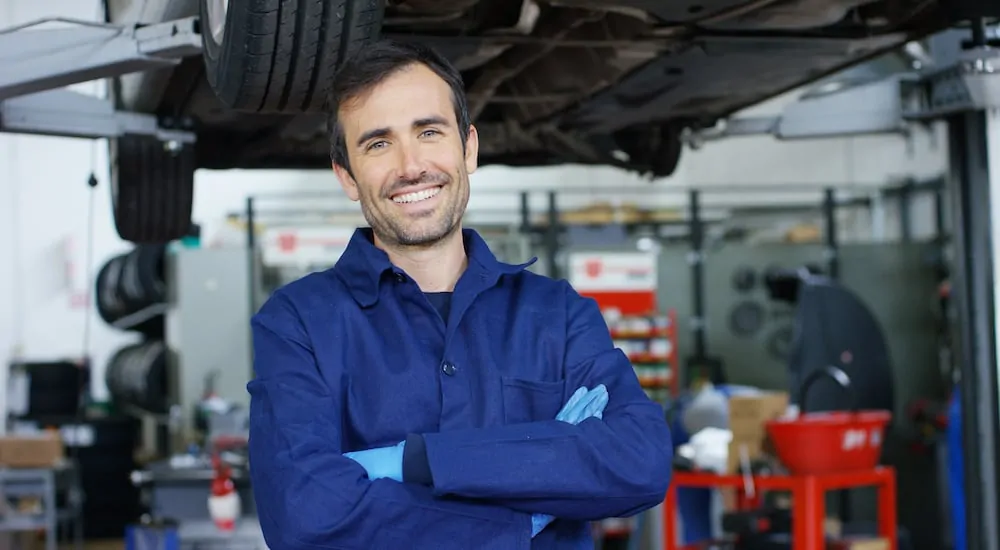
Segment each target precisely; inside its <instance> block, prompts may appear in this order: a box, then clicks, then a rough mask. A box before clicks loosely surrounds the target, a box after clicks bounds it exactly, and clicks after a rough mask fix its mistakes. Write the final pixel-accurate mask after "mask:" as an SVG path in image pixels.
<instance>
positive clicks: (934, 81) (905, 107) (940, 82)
mask: <svg viewBox="0 0 1000 550" xmlns="http://www.w3.org/2000/svg"><path fill="white" fill-rule="evenodd" d="M990 109H1000V50H997V49H993V48H989V47H979V48H972V49H969V50H966V51H962V52H961V53H959V54H957V57H956V58H955V60H954V62H950V63H948V64H947V65H944V66H940V67H931V68H928V69H926V70H924V71H920V72H914V73H904V74H898V75H893V76H890V77H888V78H885V79H881V80H875V81H871V82H867V83H864V84H858V85H851V86H848V87H845V88H841V89H839V90H836V91H831V92H825V93H816V94H807V95H805V96H803V97H802V98H801V99H799V100H798V101H795V102H793V103H791V104H789V105H788V106H787V107H785V109H784V110H783V111H782V113H781V114H780V115H778V116H773V117H734V118H731V119H728V120H726V121H723V123H722V124H721V125H720V126H718V127H716V128H705V129H698V130H694V131H690V132H688V133H687V135H686V136H685V140H686V141H687V142H688V144H689V145H690V146H691V147H694V148H697V147H699V146H700V145H701V144H703V143H704V142H706V141H712V140H718V139H722V138H727V137H736V136H752V135H771V136H773V137H775V138H777V139H782V140H792V139H814V138H830V137H843V136H857V135H877V134H904V135H905V134H907V133H908V132H909V131H910V128H911V124H910V123H911V122H921V121H927V120H933V119H941V118H943V117H945V116H948V115H951V114H955V113H962V112H969V111H974V110H990Z"/></svg>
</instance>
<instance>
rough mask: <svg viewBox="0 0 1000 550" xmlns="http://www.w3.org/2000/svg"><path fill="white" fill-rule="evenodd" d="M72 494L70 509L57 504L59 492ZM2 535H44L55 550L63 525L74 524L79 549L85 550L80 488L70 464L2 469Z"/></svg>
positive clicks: (0, 484)
mask: <svg viewBox="0 0 1000 550" xmlns="http://www.w3.org/2000/svg"><path fill="white" fill-rule="evenodd" d="M60 489H62V490H65V491H69V498H68V499H67V500H68V503H69V504H68V505H67V507H66V508H64V509H60V508H58V507H57V504H56V495H57V494H58V493H59V490H60ZM0 498H2V502H0V532H5V533H12V532H26V531H44V532H45V548H46V550H55V548H56V534H57V529H58V526H59V524H61V523H71V524H72V526H73V533H74V537H73V541H74V543H75V548H77V549H82V548H83V531H82V527H83V525H82V523H81V515H80V505H81V499H80V488H79V479H78V477H77V471H76V468H75V467H74V466H73V465H72V464H70V463H69V462H66V463H63V464H61V465H60V466H58V467H55V468H0Z"/></svg>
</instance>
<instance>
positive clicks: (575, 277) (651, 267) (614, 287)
mask: <svg viewBox="0 0 1000 550" xmlns="http://www.w3.org/2000/svg"><path fill="white" fill-rule="evenodd" d="M569 283H570V284H571V285H573V288H575V289H576V291H577V292H582V293H586V292H643V291H648V292H653V291H655V290H656V255H655V254H651V253H649V252H588V253H573V254H571V255H570V257H569Z"/></svg>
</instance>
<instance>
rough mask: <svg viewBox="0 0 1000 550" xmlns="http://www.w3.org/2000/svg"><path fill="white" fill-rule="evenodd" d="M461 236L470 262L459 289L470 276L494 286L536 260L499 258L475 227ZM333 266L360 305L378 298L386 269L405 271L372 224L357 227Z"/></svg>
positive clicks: (373, 302)
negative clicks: (505, 260) (512, 261)
mask: <svg viewBox="0 0 1000 550" xmlns="http://www.w3.org/2000/svg"><path fill="white" fill-rule="evenodd" d="M462 237H463V241H464V243H465V253H466V255H467V256H468V258H469V266H468V268H466V270H465V273H463V274H462V276H461V278H460V285H458V286H456V290H457V289H458V288H459V287H464V286H466V283H463V282H462V281H461V280H462V279H466V278H469V277H472V278H475V279H476V280H478V281H481V282H482V284H483V285H484V287H489V286H493V285H494V284H496V282H497V280H498V279H499V278H500V276H501V275H506V274H514V273H518V272H520V271H523V270H524V269H525V268H527V267H528V266H530V265H531V264H533V263H535V261H537V258H532V259H531V260H530V261H528V262H526V263H523V264H506V263H503V262H501V261H500V260H498V259H497V257H496V256H495V255H494V254H493V251H491V250H490V248H489V246H488V245H487V244H486V241H484V240H483V238H482V237H481V236H480V235H479V233H477V232H476V231H475V230H473V229H468V228H465V229H462ZM334 270H335V271H336V273H337V275H338V276H339V277H340V279H341V280H342V281H343V282H344V284H345V285H346V286H347V288H348V289H349V290H350V292H351V295H352V296H353V297H354V299H355V301H357V302H358V305H360V306H361V307H370V306H372V305H375V303H376V302H378V297H379V288H380V285H381V284H382V281H383V280H384V279H385V274H386V272H387V271H391V272H393V273H400V274H401V273H404V271H403V270H402V269H400V268H399V267H396V266H394V265H393V264H392V262H390V261H389V255H388V254H386V253H385V251H384V250H382V249H380V248H378V247H376V246H375V244H374V237H373V233H372V230H371V228H370V227H362V228H358V229H357V230H355V232H354V235H352V236H351V240H350V242H349V243H348V244H347V249H345V250H344V253H343V255H341V257H340V260H338V261H337V264H336V266H335V267H334ZM475 286H479V285H478V284H477V285H475Z"/></svg>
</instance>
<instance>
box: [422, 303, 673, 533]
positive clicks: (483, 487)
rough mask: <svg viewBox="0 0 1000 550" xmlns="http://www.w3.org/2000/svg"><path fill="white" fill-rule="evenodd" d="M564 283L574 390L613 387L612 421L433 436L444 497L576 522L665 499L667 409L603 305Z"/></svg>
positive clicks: (436, 475) (427, 437)
mask: <svg viewBox="0 0 1000 550" xmlns="http://www.w3.org/2000/svg"><path fill="white" fill-rule="evenodd" d="M564 284H565V291H566V293H567V303H568V322H567V324H568V327H569V328H568V334H567V340H566V354H565V358H566V366H565V375H566V381H567V388H574V389H575V388H577V387H579V386H586V387H588V388H593V387H594V386H596V385H598V384H604V385H605V386H606V387H607V389H608V396H609V400H608V404H607V407H606V408H605V410H604V415H603V420H600V419H596V418H591V419H587V420H584V421H583V422H581V423H579V424H578V425H572V424H568V423H565V422H559V421H556V420H552V421H539V422H530V423H524V424H512V425H507V426H496V427H488V428H477V429H466V430H454V431H448V432H441V433H427V434H423V437H424V442H425V444H426V449H427V460H428V463H429V465H430V470H431V478H432V479H433V488H434V492H435V494H438V495H459V496H462V497H468V498H474V499H483V500H486V501H489V502H490V503H492V504H499V505H502V506H506V507H508V508H510V509H513V510H520V511H523V512H531V513H543V514H549V515H552V516H555V517H558V518H565V519H575V520H596V519H602V518H607V517H627V516H630V515H634V514H637V513H639V512H641V511H643V510H646V509H649V508H652V507H653V506H655V505H656V504H658V503H660V502H662V501H663V498H664V496H665V494H666V490H667V486H668V485H669V483H670V475H671V465H672V459H673V448H672V445H671V440H670V432H669V428H668V427H667V422H666V418H665V415H664V412H663V408H662V407H661V406H660V405H659V404H657V403H655V402H653V401H651V400H650V399H649V398H648V397H647V396H646V394H645V392H643V390H642V388H641V386H640V385H639V381H638V379H637V378H636V375H635V371H634V369H633V368H632V365H631V363H630V361H629V360H628V358H627V357H626V356H625V355H624V354H623V353H622V352H621V350H619V349H616V348H615V347H614V343H613V342H612V340H611V336H610V333H609V331H608V328H607V324H606V323H605V321H604V319H603V317H602V315H601V312H600V310H599V309H598V307H597V304H596V303H595V302H594V301H593V300H591V299H589V298H584V297H581V296H580V295H579V294H577V293H576V291H575V290H573V289H572V287H570V286H569V284H568V283H564ZM470 464H474V465H475V467H469V465H470Z"/></svg>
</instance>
